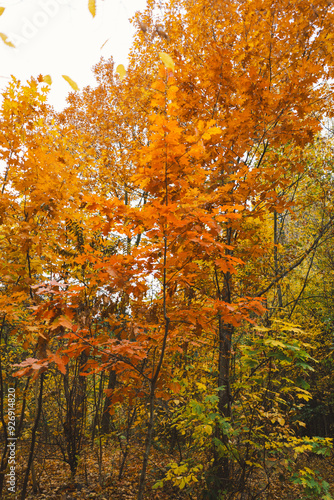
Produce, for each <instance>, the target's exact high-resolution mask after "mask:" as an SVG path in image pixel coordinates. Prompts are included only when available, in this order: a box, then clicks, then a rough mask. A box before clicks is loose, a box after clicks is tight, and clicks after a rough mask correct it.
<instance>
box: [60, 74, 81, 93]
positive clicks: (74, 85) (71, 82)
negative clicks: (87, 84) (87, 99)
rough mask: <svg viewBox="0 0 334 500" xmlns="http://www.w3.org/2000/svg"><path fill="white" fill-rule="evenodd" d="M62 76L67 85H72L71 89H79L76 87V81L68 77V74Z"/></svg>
mask: <svg viewBox="0 0 334 500" xmlns="http://www.w3.org/2000/svg"><path fill="white" fill-rule="evenodd" d="M62 77H63V78H64V80H66V81H67V83H68V84H69V85H71V87H72V89H73V90H79V87H78V85H77V83H75V81H74V80H72V78H70V77H69V76H66V75H62Z"/></svg>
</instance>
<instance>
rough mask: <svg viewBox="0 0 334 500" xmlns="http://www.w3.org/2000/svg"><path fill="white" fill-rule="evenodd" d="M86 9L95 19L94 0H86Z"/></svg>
mask: <svg viewBox="0 0 334 500" xmlns="http://www.w3.org/2000/svg"><path fill="white" fill-rule="evenodd" d="M88 9H89V12H90V13H91V14H92V16H93V17H95V14H96V2H95V0H88Z"/></svg>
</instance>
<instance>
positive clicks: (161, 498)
mask: <svg viewBox="0 0 334 500" xmlns="http://www.w3.org/2000/svg"><path fill="white" fill-rule="evenodd" d="M18 451H20V453H19V454H18V456H17V482H18V484H20V483H21V482H22V479H23V474H24V470H25V467H26V459H27V457H28V450H24V449H23V448H21V450H18ZM173 460H177V457H173V456H171V455H170V454H164V453H162V452H161V451H159V452H157V451H156V450H153V452H152V456H151V460H150V469H149V472H148V475H147V484H146V492H145V495H144V498H145V500H197V499H198V498H199V497H198V491H196V489H193V490H192V491H185V490H179V489H178V488H176V487H173V486H172V485H168V484H166V485H165V487H164V488H163V489H157V490H152V486H153V484H154V483H155V482H156V481H157V480H158V479H161V478H162V477H163V475H164V471H165V466H166V465H167V464H168V463H170V462H171V461H173ZM119 465H120V457H119V455H118V454H117V453H115V451H113V450H109V449H105V450H103V464H102V467H101V468H100V470H99V466H98V455H97V450H94V449H87V450H86V451H85V452H84V453H83V455H82V458H81V460H80V462H79V466H78V471H77V474H76V477H75V480H74V481H71V480H70V470H69V467H68V465H67V464H65V463H64V461H63V460H62V458H61V457H60V456H55V455H54V453H50V450H47V449H43V447H42V446H40V447H38V449H37V453H36V458H35V466H34V476H35V485H36V486H37V489H35V492H34V491H33V488H32V484H31V481H30V483H29V489H28V494H27V496H26V499H27V500H42V499H44V500H72V499H81V500H86V499H87V500H88V499H96V500H135V499H136V496H137V491H138V474H139V471H140V466H141V460H140V455H139V454H137V455H136V454H135V453H133V452H132V453H131V455H129V457H128V459H127V462H126V466H125V469H124V474H123V477H122V479H120V480H119V479H118V472H119ZM304 467H308V468H310V469H312V470H314V471H316V474H315V479H318V480H319V478H320V477H321V478H322V480H325V481H327V483H329V485H330V492H331V494H332V496H333V498H334V474H333V471H334V459H333V458H320V457H317V456H309V455H306V454H305V455H304V456H303V457H302V459H300V460H299V462H298V468H304ZM18 493H19V492H17V493H16V495H12V494H8V497H6V492H5V496H3V498H4V500H7V498H8V500H12V499H13V500H14V499H15V500H17V498H19V495H18ZM257 498H258V500H302V499H304V498H306V497H303V494H302V489H301V488H300V487H299V486H298V485H295V484H291V483H290V482H289V481H287V480H285V478H284V477H282V476H281V477H280V478H279V477H278V476H277V477H275V476H274V478H273V480H272V483H271V485H270V490H269V493H268V491H267V492H266V493H265V494H263V495H262V496H259V497H257ZM307 498H310V499H311V500H320V499H321V498H322V495H320V496H318V495H315V496H313V497H312V496H309V497H307ZM236 500H237V497H236Z"/></svg>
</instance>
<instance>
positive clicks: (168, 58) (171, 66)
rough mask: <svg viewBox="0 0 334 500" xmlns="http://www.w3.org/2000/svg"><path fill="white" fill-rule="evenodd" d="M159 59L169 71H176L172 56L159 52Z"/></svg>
mask: <svg viewBox="0 0 334 500" xmlns="http://www.w3.org/2000/svg"><path fill="white" fill-rule="evenodd" d="M159 57H160V59H161V60H162V62H163V63H164V65H165V66H166V68H167V69H171V70H172V71H174V68H175V64H174V61H173V59H172V58H171V56H169V55H168V54H166V53H165V52H159Z"/></svg>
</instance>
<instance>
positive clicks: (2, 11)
mask: <svg viewBox="0 0 334 500" xmlns="http://www.w3.org/2000/svg"><path fill="white" fill-rule="evenodd" d="M4 12H5V7H0V16H2V14H3V13H4Z"/></svg>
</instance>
